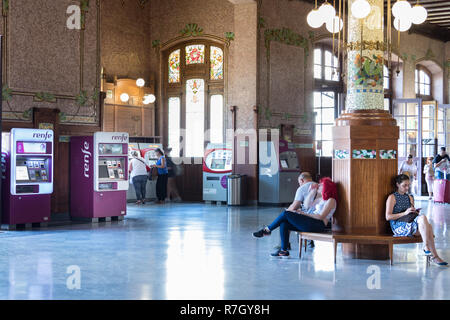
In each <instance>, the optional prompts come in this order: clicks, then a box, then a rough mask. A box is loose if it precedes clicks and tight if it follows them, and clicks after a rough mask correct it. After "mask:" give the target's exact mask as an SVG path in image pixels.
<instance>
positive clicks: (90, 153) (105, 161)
mask: <svg viewBox="0 0 450 320" xmlns="http://www.w3.org/2000/svg"><path fill="white" fill-rule="evenodd" d="M128 186H129V183H128V133H123V132H96V133H94V136H87V137H71V139H70V215H71V217H72V219H74V220H90V221H93V222H95V221H98V218H108V217H118V219H119V220H121V219H123V216H125V214H126V212H127V207H126V206H127V190H128Z"/></svg>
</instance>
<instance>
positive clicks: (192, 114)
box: [186, 79, 205, 157]
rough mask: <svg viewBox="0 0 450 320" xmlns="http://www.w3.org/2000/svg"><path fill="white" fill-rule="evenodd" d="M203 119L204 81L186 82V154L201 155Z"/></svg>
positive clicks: (188, 155)
mask: <svg viewBox="0 0 450 320" xmlns="http://www.w3.org/2000/svg"><path fill="white" fill-rule="evenodd" d="M204 121H205V81H204V80H203V79H190V80H188V81H187V83H186V156H187V157H202V156H203V141H204V133H205V132H204V130H205V129H204V127H205V125H204Z"/></svg>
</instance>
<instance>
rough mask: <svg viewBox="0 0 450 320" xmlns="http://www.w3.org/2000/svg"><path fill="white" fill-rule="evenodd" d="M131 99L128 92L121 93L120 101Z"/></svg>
mask: <svg viewBox="0 0 450 320" xmlns="http://www.w3.org/2000/svg"><path fill="white" fill-rule="evenodd" d="M129 99H130V96H129V95H128V94H127V93H122V94H121V95H120V101H122V102H127V101H128V100H129Z"/></svg>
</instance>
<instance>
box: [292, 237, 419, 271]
mask: <svg viewBox="0 0 450 320" xmlns="http://www.w3.org/2000/svg"><path fill="white" fill-rule="evenodd" d="M298 235H299V238H298V245H299V255H298V256H299V258H301V257H302V247H303V240H305V252H306V245H307V242H306V240H315V241H325V242H331V243H333V258H334V263H335V264H336V252H337V245H338V243H357V244H384V245H388V246H389V259H390V261H391V265H393V263H394V254H393V253H394V252H393V250H394V244H405V243H421V242H422V237H420V236H419V237H394V236H393V235H354V234H341V233H333V232H331V231H329V232H324V233H314V232H298Z"/></svg>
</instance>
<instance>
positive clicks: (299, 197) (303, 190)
mask: <svg viewBox="0 0 450 320" xmlns="http://www.w3.org/2000/svg"><path fill="white" fill-rule="evenodd" d="M298 184H299V187H298V189H297V192H295V197H294V201H293V202H292V203H291V205H290V206H289V208H287V211H292V212H295V211H297V210H298V209H301V210H303V211H307V210H308V209H309V208H308V207H307V206H305V205H306V204H305V203H304V202H305V198H306V196H307V195H308V193H309V191H310V190H311V186H312V185H317V182H314V181H313V180H312V177H311V174H310V173H309V172H302V173H300V175H299V176H298ZM309 246H310V247H314V242H313V241H312V240H311V241H310V242H309ZM278 247H280V246H278ZM278 247H276V248H278ZM289 249H290V244H289Z"/></svg>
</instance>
